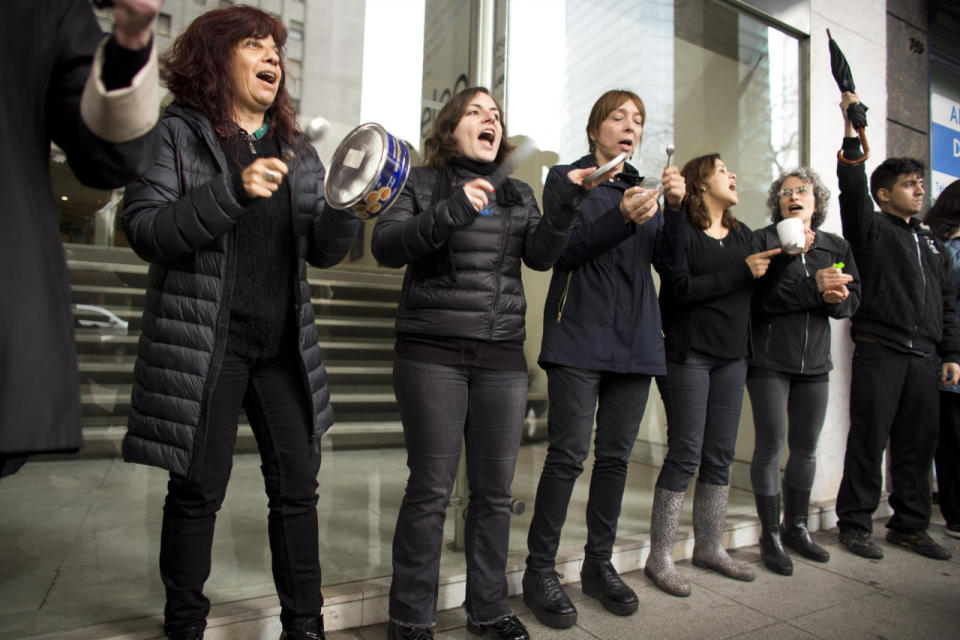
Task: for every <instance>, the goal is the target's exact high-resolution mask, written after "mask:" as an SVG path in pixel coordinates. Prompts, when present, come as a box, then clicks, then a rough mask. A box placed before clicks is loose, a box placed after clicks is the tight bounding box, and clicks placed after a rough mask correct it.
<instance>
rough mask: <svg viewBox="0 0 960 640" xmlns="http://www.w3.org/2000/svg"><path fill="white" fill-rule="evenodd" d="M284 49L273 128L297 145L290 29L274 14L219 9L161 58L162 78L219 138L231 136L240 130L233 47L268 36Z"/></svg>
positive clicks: (199, 20) (270, 111) (272, 110)
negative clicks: (287, 52) (287, 50)
mask: <svg viewBox="0 0 960 640" xmlns="http://www.w3.org/2000/svg"><path fill="white" fill-rule="evenodd" d="M267 36H273V41H274V42H275V43H276V45H277V49H279V51H280V58H279V61H278V62H279V64H280V71H281V72H282V75H281V77H280V85H279V87H278V88H277V97H276V98H275V99H274V101H273V104H272V105H270V108H269V109H267V115H268V116H269V117H270V129H271V131H273V132H274V133H275V134H276V135H277V136H278V137H280V138H282V139H283V140H286V141H287V142H293V134H294V132H295V131H297V121H296V115H295V113H294V110H293V101H292V100H291V99H290V94H289V93H288V92H287V69H286V67H285V66H284V50H283V48H284V46H285V45H286V43H287V28H286V27H285V26H284V24H283V23H282V22H280V21H279V20H277V19H276V18H274V17H272V16H271V15H270V14H268V13H265V12H263V11H261V10H260V9H255V8H253V7H245V6H235V7H224V8H223V9H214V10H212V11H208V12H206V13H204V14H203V15H201V16H200V17H199V18H197V19H196V20H194V21H193V22H191V23H190V26H188V27H187V28H186V30H185V31H184V32H183V33H181V34H180V35H179V36H177V39H176V40H175V41H174V43H173V45H172V46H171V47H170V48H169V49H167V51H165V52H164V53H163V55H162V56H161V57H160V60H161V64H162V68H163V71H162V78H163V83H164V84H165V85H166V87H167V88H168V89H170V92H171V93H173V96H174V98H175V99H176V101H177V102H178V103H180V104H182V105H184V106H188V107H192V108H194V109H196V110H197V111H199V112H200V113H202V114H203V115H205V116H206V117H207V119H208V120H210V124H212V125H213V128H214V129H216V131H217V134H218V135H220V136H222V137H226V136H228V135H230V133H231V132H232V131H234V130H236V124H235V122H234V111H233V95H234V92H235V90H236V87H234V86H233V74H231V73H230V70H231V65H232V64H233V55H234V53H233V51H234V47H235V46H236V45H237V43H239V42H240V41H241V40H243V39H244V38H266V37H267Z"/></svg>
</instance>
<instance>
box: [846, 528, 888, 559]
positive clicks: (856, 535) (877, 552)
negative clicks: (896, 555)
mask: <svg viewBox="0 0 960 640" xmlns="http://www.w3.org/2000/svg"><path fill="white" fill-rule="evenodd" d="M837 538H839V539H840V542H841V543H842V544H843V546H845V547H846V548H847V549H848V550H849V551H850V553H855V554H856V555H858V556H861V557H863V558H869V559H871V560H879V559H880V558H882V557H883V549H881V548H880V545H878V544H877V543H876V542H874V541H873V537H871V535H870V532H869V531H867V530H866V529H847V530H846V531H843V530H841V531H840V533H838V534H837Z"/></svg>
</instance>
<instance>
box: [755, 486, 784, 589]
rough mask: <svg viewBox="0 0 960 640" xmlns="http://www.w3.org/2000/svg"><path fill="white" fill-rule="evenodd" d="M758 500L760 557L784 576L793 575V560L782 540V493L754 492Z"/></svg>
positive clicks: (772, 569)
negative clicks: (764, 493) (766, 493)
mask: <svg viewBox="0 0 960 640" xmlns="http://www.w3.org/2000/svg"><path fill="white" fill-rule="evenodd" d="M753 497H754V498H756V501H757V515H758V516H760V526H761V527H763V530H762V531H761V532H760V557H761V558H763V565H764V566H765V567H766V568H767V569H770V571H773V572H774V573H779V574H780V575H782V576H789V575H793V561H791V560H790V556H788V555H787V552H786V551H784V550H783V543H782V542H781V541H780V494H777V495H775V496H762V495H760V494H759V493H755V494H753Z"/></svg>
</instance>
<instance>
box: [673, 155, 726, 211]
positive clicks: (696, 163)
mask: <svg viewBox="0 0 960 640" xmlns="http://www.w3.org/2000/svg"><path fill="white" fill-rule="evenodd" d="M719 159H720V154H719V153H708V154H706V155H703V156H698V157H696V158H694V159H693V160H689V161H687V163H686V164H685V165H683V169H682V170H681V171H680V175H682V176H683V179H684V180H686V182H687V195H686V197H685V200H684V204H685V205H686V207H687V217H688V218H689V219H690V222H692V223H693V225H694V226H695V227H697V228H698V229H706V228H708V227H709V226H710V213H709V212H708V211H707V207H706V205H705V204H704V203H703V192H704V185H705V184H706V182H707V178H709V177H710V176H712V175H713V173H714V172H715V171H716V170H717V160H719ZM721 224H722V225H723V226H724V227H726V228H728V229H738V228H740V222H738V221H737V219H736V218H735V217H734V215H733V214H732V213H730V210H729V209H725V210H724V211H723V219H722V220H721Z"/></svg>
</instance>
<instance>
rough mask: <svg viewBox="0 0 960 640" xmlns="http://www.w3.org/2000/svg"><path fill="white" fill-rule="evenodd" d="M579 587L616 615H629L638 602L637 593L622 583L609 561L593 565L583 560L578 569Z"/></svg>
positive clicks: (635, 608) (634, 609)
mask: <svg viewBox="0 0 960 640" xmlns="http://www.w3.org/2000/svg"><path fill="white" fill-rule="evenodd" d="M580 588H581V589H582V590H583V592H584V593H585V594H587V595H588V596H590V597H591V598H596V599H597V600H599V601H600V604H602V605H603V608H604V609H606V610H607V611H609V612H610V613H615V614H617V615H618V616H628V615H630V614H631V613H633V612H634V611H636V610H637V605H638V604H639V601H638V600H637V594H636V593H634V592H633V589H631V588H630V587H628V586H627V585H626V584H624V582H623V580H621V579H620V576H619V574H617V570H616V569H614V568H613V565H612V564H610V563H609V562H607V563H605V564H601V565H595V564H590V563H589V562H587V561H584V562H583V567H582V568H581V569H580Z"/></svg>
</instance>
